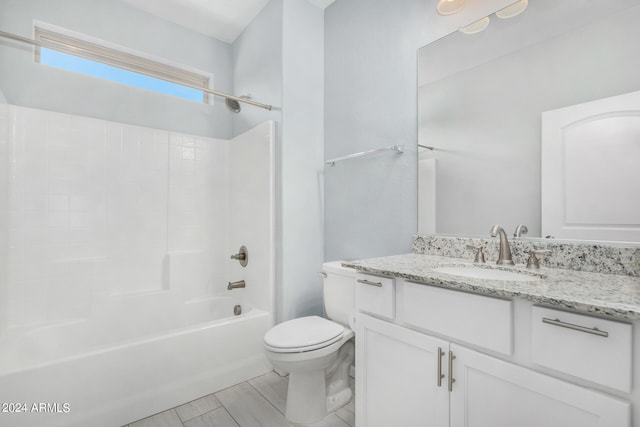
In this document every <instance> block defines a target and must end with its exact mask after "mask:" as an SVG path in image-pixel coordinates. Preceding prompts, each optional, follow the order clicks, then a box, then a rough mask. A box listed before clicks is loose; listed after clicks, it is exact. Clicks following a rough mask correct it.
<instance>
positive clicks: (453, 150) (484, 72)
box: [418, 0, 640, 242]
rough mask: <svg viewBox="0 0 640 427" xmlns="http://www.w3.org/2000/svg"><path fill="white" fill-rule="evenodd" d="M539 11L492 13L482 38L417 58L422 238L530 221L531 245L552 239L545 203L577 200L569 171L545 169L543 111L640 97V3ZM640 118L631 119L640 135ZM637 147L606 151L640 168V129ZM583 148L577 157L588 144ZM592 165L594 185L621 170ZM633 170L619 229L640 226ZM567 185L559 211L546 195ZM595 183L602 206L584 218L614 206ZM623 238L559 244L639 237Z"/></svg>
mask: <svg viewBox="0 0 640 427" xmlns="http://www.w3.org/2000/svg"><path fill="white" fill-rule="evenodd" d="M528 3H529V4H528V7H527V8H526V9H525V11H524V12H523V13H521V14H519V15H518V16H514V17H512V18H509V19H500V18H498V17H496V16H495V14H494V15H490V16H489V21H490V22H489V25H488V27H487V28H486V29H484V30H483V31H481V32H479V33H476V34H464V33H462V32H460V31H456V32H454V33H452V34H449V35H448V36H446V37H444V38H442V39H439V40H437V41H435V42H433V43H430V44H429V45H427V46H424V47H423V48H421V49H420V50H419V51H418V67H419V70H418V111H419V120H418V123H419V131H418V134H419V139H418V144H419V148H418V161H419V162H420V164H419V168H418V169H419V184H418V188H419V191H418V193H419V200H418V205H419V214H418V215H419V219H418V223H419V232H420V233H437V234H447V235H473V236H488V232H489V229H490V228H491V226H492V225H493V224H501V225H502V226H503V227H504V228H505V230H507V232H509V233H513V231H514V229H515V228H516V226H517V225H518V224H521V223H522V224H525V225H526V226H527V228H528V230H529V232H528V234H527V237H545V235H543V234H542V233H543V232H544V226H543V225H542V223H543V219H542V218H543V207H544V205H545V203H547V206H551V207H552V208H558V209H560V208H563V209H564V208H566V206H564V205H563V206H555V205H559V204H563V203H564V204H567V203H568V202H567V201H566V200H568V198H570V197H573V194H574V193H572V192H569V190H568V189H567V188H573V187H571V186H563V185H564V184H563V182H562V181H563V179H564V178H563V176H565V175H563V174H560V175H558V174H557V173H556V174H555V175H554V176H555V177H551V178H549V176H550V175H549V174H548V173H546V175H545V172H543V171H544V170H545V168H547V170H548V168H549V166H548V164H549V162H546V163H547V165H546V166H545V165H542V162H543V160H544V159H543V149H542V148H541V147H542V145H543V143H542V133H543V132H542V122H543V120H542V117H543V113H545V114H546V112H551V111H556V110H560V109H564V108H565V107H571V106H576V105H581V104H584V103H590V102H592V101H596V100H602V99H607V98H609V97H614V96H618V95H625V94H629V93H633V92H637V91H639V90H640V73H639V72H638V70H639V69H640V50H639V49H638V48H637V40H640V26H638V25H637V22H639V20H640V0H608V1H606V2H603V1H594V0H565V1H561V2H559V1H557V0H529V2H528ZM443 19H446V17H443ZM637 110H639V111H636V110H635V109H634V110H633V112H632V113H631V114H630V115H631V116H633V117H632V118H631V120H632V121H633V120H634V117H635V118H636V119H637V120H635V121H634V125H633V126H635V127H636V128H638V129H640V125H638V123H640V122H638V121H639V120H640V107H638V108H637ZM607 126H608V128H612V126H613V128H617V127H616V125H615V124H613V125H612V124H611V123H609V124H608V125H607ZM633 126H632V127H633ZM583 133H584V132H583ZM587 133H588V132H587ZM595 139H596V141H595V143H596V144H597V143H599V141H601V140H602V141H609V137H608V136H607V135H606V134H605V135H604V136H602V137H601V138H595ZM627 142H628V143H629V147H630V148H628V149H626V148H625V149H616V150H609V147H606V148H607V151H606V152H607V153H616V154H615V156H616V159H617V160H616V161H621V162H623V160H621V159H625V158H626V160H625V161H626V164H632V163H633V159H634V158H635V165H640V131H638V132H636V134H634V136H633V137H631V138H630V141H627ZM420 146H425V147H433V150H430V149H427V148H421V147H420ZM577 147H578V148H577V149H576V150H574V151H576V152H580V151H582V152H585V151H584V150H586V149H587V148H588V147H587V146H586V145H585V146H584V147H583V146H581V145H578V146H577ZM591 157H592V159H591V161H592V164H591V165H590V166H589V167H590V168H591V169H588V170H587V173H586V175H584V176H586V177H587V178H589V176H592V175H593V176H596V174H597V173H603V172H602V170H605V169H603V168H606V167H609V168H611V169H615V168H616V165H617V164H618V163H615V161H612V160H611V159H608V158H606V156H599V155H592V156H591ZM594 158H595V163H594ZM629 159H632V160H631V161H629ZM614 160H615V159H614ZM565 163H566V162H565ZM623 163H624V162H623ZM565 166H566V165H565ZM637 169H638V170H640V167H638V168H637ZM590 171H592V172H593V174H591V173H590ZM563 173H565V172H563ZM583 173H584V171H583ZM634 173H635V172H630V174H626V173H624V174H622V175H621V176H622V178H620V179H623V180H624V181H622V182H621V183H620V182H619V184H620V185H616V186H615V187H616V188H614V189H612V190H615V191H618V190H620V188H622V189H623V190H624V191H622V192H618V193H616V195H615V197H614V198H613V199H611V200H615V201H616V202H615V204H616V206H618V205H619V206H620V207H621V208H623V210H624V211H625V212H626V214H625V216H624V218H622V219H621V220H620V221H622V222H624V223H626V224H625V225H626V226H627V227H629V228H631V229H633V228H636V229H640V209H636V208H635V207H634V206H640V205H633V204H631V203H637V202H635V201H636V200H640V185H639V184H640V182H639V181H638V180H637V179H635V182H628V181H630V180H634V178H635V177H640V175H638V174H640V172H638V174H636V175H634ZM604 174H605V175H606V176H609V175H611V174H608V173H604ZM545 176H546V177H547V182H546V184H545V185H543V184H542V183H541V182H542V180H543V179H544V178H545ZM558 176H559V178H558ZM554 179H557V180H558V182H554V181H553V180H554ZM550 180H551V182H549V181H550ZM593 181H594V182H597V180H593ZM556 184H557V186H559V187H558V188H560V189H561V190H559V191H560V193H561V194H562V195H564V197H565V199H562V200H560V201H556V202H553V203H555V205H549V201H548V199H549V197H546V196H547V194H546V193H544V192H543V191H544V189H545V188H548V186H549V185H552V186H553V185H556ZM585 186H587V187H586V190H585V189H583V196H582V197H587V199H588V198H589V197H591V200H587V202H588V203H591V205H589V204H587V205H584V204H583V205H580V204H578V205H577V206H582V207H581V208H580V209H579V210H580V211H581V212H584V211H585V210H586V211H589V209H590V208H589V206H593V207H594V209H595V207H597V206H598V205H604V204H611V203H612V202H611V201H607V203H602V201H601V200H599V198H601V197H605V198H606V197H608V195H609V194H610V191H609V190H608V189H607V188H604V189H593V187H594V185H593V183H591V182H589V180H588V179H587V182H586V183H585ZM589 186H591V187H589ZM596 190H597V191H596ZM572 191H573V190H572ZM556 192H557V191H556ZM585 195H586V196H585ZM612 197H613V196H612ZM607 200H609V199H607ZM628 203H630V204H628ZM565 210H566V209H565ZM578 216H579V215H578ZM585 221H586V222H588V220H585ZM592 225H593V224H586V225H585V228H589V227H591V226H592ZM613 227H614V228H615V227H616V226H613ZM596 228H597V227H596ZM545 234H546V233H545ZM616 236H618V237H614V238H606V239H602V238H599V237H597V236H596V237H594V235H593V234H589V233H584V234H581V232H580V231H576V232H575V233H574V234H573V235H571V236H570V237H567V236H554V237H559V238H571V239H579V240H617V241H626V242H638V241H640V239H639V238H637V234H633V233H630V234H629V233H618V234H617V235H616Z"/></svg>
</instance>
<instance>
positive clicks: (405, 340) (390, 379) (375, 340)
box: [356, 314, 449, 427]
mask: <svg viewBox="0 0 640 427" xmlns="http://www.w3.org/2000/svg"><path fill="white" fill-rule="evenodd" d="M446 354H448V343H447V342H446V341H442V340H438V339H435V338H432V337H429V336H426V335H423V334H420V333H417V332H414V331H411V330H408V329H405V328H402V327H399V326H396V325H393V324H391V323H388V322H384V321H381V320H379V319H376V318H373V317H370V316H367V315H364V314H358V315H357V317H356V426H357V427H365V426H366V427H389V426H407V427H420V426H425V427H446V426H448V425H449V393H448V389H447V378H446V377H445V378H441V381H440V384H438V372H439V371H440V372H442V374H446V367H447V356H446ZM439 361H440V363H438V362H439Z"/></svg>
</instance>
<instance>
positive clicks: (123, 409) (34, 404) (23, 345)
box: [0, 296, 272, 427]
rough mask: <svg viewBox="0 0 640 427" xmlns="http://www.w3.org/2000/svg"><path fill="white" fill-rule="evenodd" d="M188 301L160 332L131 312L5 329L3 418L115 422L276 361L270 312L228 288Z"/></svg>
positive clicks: (108, 426)
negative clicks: (267, 342) (268, 347)
mask: <svg viewBox="0 0 640 427" xmlns="http://www.w3.org/2000/svg"><path fill="white" fill-rule="evenodd" d="M236 305H241V306H242V314H240V315H234V313H233V311H234V306H236ZM183 307H184V309H183V310H181V311H180V312H179V315H175V314H173V315H167V316H166V317H168V318H170V322H169V323H171V322H172V325H170V326H171V327H168V328H166V327H167V324H166V323H167V322H165V324H163V325H162V326H163V328H165V329H164V332H162V331H160V332H153V330H151V329H149V328H150V326H149V322H146V323H145V322H144V321H140V322H129V321H128V320H129V318H127V317H126V315H125V313H123V316H124V317H125V318H127V322H125V324H122V322H121V323H120V324H119V325H117V327H116V328H113V327H110V326H109V324H112V323H113V322H105V324H104V325H100V324H96V322H99V320H97V321H88V320H78V321H66V322H60V323H49V324H46V325H40V326H38V327H32V328H31V329H29V330H13V331H12V330H8V331H5V333H4V334H3V336H2V337H0V404H1V405H2V407H0V426H12V427H20V426H29V427H38V426H46V427H56V426H82V427H94V426H95V427H102V426H104V427H118V426H121V425H124V424H127V423H130V422H132V421H135V420H138V419H140V418H144V417H146V416H149V415H152V414H154V413H157V412H160V411H162V410H165V409H168V408H171V407H174V406H178V405H180V404H182V403H186V402H188V401H190V400H193V399H196V398H198V397H200V396H204V395H206V394H209V393H212V392H215V391H219V390H221V389H223V388H226V387H229V386H231V385H234V384H237V383H239V382H242V381H245V380H247V379H249V378H253V377H255V376H258V375H261V374H264V373H266V372H268V371H269V370H270V369H271V368H270V366H269V364H268V362H267V360H266V358H265V357H264V353H263V349H262V339H263V336H264V334H265V332H266V331H267V330H268V329H269V328H270V327H271V325H272V318H271V315H270V314H269V313H268V312H265V311H262V310H258V309H252V308H250V307H248V306H246V305H245V304H242V303H241V302H240V301H238V300H236V299H234V298H231V297H226V296H225V297H216V298H208V299H203V300H200V301H196V302H193V303H190V304H184V305H183ZM166 313H176V311H175V310H173V311H168V312H166ZM137 318H138V319H142V320H144V316H137ZM153 323H157V322H153ZM101 327H103V329H104V332H98V333H97V332H96V331H101ZM96 336H98V337H99V339H97V338H96ZM98 341H99V342H98Z"/></svg>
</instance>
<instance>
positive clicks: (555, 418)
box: [451, 345, 631, 427]
mask: <svg viewBox="0 0 640 427" xmlns="http://www.w3.org/2000/svg"><path fill="white" fill-rule="evenodd" d="M451 350H452V351H453V354H454V355H455V359H454V361H453V374H454V378H455V380H456V381H455V383H454V385H453V392H452V393H451V426H452V427H487V426H491V427H513V426H518V427H567V426H580V427H629V426H630V417H631V416H630V404H629V402H626V401H623V400H620V399H617V398H614V397H612V396H608V395H606V394H603V393H600V392H596V391H594V390H590V389H587V388H584V387H579V386H576V385H574V384H570V383H567V382H565V381H561V380H558V379H556V378H552V377H549V376H547V375H543V374H540V373H538V372H534V371H532V370H529V369H526V368H523V367H521V366H517V365H513V364H511V363H507V362H504V361H502V360H498V359H496V358H493V357H489V356H485V355H483V354H480V353H476V352H474V351H471V350H468V349H465V348H463V347H459V346H457V345H451Z"/></svg>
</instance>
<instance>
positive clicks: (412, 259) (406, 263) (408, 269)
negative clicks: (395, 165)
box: [342, 254, 640, 320]
mask: <svg viewBox="0 0 640 427" xmlns="http://www.w3.org/2000/svg"><path fill="white" fill-rule="evenodd" d="M342 264H343V265H344V266H345V267H351V268H354V269H356V270H359V271H362V272H366V273H373V274H380V275H385V276H395V277H402V278H405V279H408V280H411V281H415V282H421V283H426V284H431V285H437V286H442V287H446V288H451V289H457V290H461V291H466V292H473V293H477V294H482V295H487V296H494V297H501V298H509V299H512V298H522V299H525V300H528V301H532V302H534V303H539V304H545V305H547V306H552V307H556V308H559V309H570V310H576V311H580V312H583V313H588V314H594V315H599V316H602V317H608V318H615V319H618V320H636V319H640V278H638V277H633V276H628V275H620V274H604V273H593V272H584V271H576V270H566V269H560V268H545V267H541V268H540V269H527V268H525V267H524V266H509V267H506V266H505V267H502V266H497V265H495V264H493V263H489V262H487V263H486V264H475V265H476V266H479V267H481V268H498V269H504V270H509V271H517V272H520V273H524V274H528V275H533V276H536V275H537V276H538V277H540V279H539V280H536V279H535V278H534V279H533V280H532V281H524V282H522V281H518V282H514V281H504V280H486V279H476V278H468V277H462V276H453V275H450V274H444V273H438V272H436V271H434V270H433V269H434V268H436V267H443V266H462V265H474V264H473V263H472V262H469V260H468V259H459V258H451V257H442V256H435V255H424V254H404V255H394V256H387V257H381V258H371V259H364V260H358V261H348V262H343V263H342Z"/></svg>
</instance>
